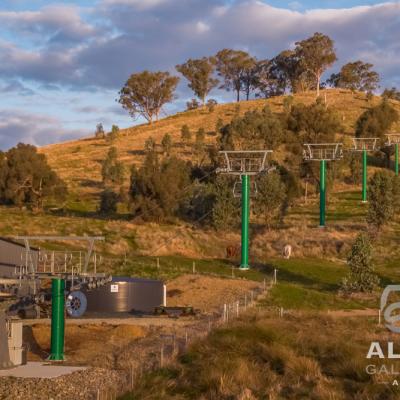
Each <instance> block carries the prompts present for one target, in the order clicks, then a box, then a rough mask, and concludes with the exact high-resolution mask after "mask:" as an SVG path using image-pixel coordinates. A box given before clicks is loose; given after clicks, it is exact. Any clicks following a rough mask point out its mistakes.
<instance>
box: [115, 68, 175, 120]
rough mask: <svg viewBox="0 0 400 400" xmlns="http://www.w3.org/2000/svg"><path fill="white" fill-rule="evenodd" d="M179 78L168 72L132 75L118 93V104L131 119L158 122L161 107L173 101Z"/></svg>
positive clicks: (148, 72) (144, 72)
mask: <svg viewBox="0 0 400 400" xmlns="http://www.w3.org/2000/svg"><path fill="white" fill-rule="evenodd" d="M178 82H179V78H178V77H176V76H171V75H170V73H169V72H161V71H159V72H150V71H143V72H140V73H137V74H132V75H131V76H130V77H129V79H128V80H127V81H126V83H125V85H124V87H123V88H122V89H121V90H120V92H119V95H120V97H119V102H120V103H121V104H122V107H123V108H125V109H126V110H128V112H129V114H130V115H131V116H132V118H134V119H136V118H137V117H138V116H142V117H143V118H145V119H146V120H147V121H148V122H149V124H151V123H152V122H153V119H154V117H156V119H157V120H158V117H159V114H160V112H161V109H162V107H163V106H164V105H165V104H167V103H169V102H170V101H172V100H173V98H174V92H175V89H176V86H177V85H178Z"/></svg>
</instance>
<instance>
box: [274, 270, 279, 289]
mask: <svg viewBox="0 0 400 400" xmlns="http://www.w3.org/2000/svg"><path fill="white" fill-rule="evenodd" d="M277 272H278V270H277V269H276V268H274V284H275V285H276V284H277V282H278V279H277Z"/></svg>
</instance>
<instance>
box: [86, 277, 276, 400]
mask: <svg viewBox="0 0 400 400" xmlns="http://www.w3.org/2000/svg"><path fill="white" fill-rule="evenodd" d="M276 283H277V270H274V271H273V275H272V277H271V278H270V279H268V280H267V279H264V281H263V282H261V284H260V285H259V286H258V287H256V288H254V289H253V290H249V291H247V292H245V293H244V294H242V295H241V296H240V297H238V298H237V299H235V300H234V301H231V302H229V303H224V304H221V305H220V306H219V307H218V309H217V310H216V311H214V312H212V313H209V314H204V315H201V316H199V317H196V320H195V322H194V323H193V324H191V325H188V326H185V327H178V328H177V329H176V330H175V331H174V332H173V333H171V334H161V335H159V336H158V337H157V338H156V339H155V340H154V339H153V340H149V343H148V346H147V347H146V348H145V350H144V351H143V352H142V353H139V352H136V351H135V352H134V353H133V354H132V355H131V354H130V355H129V356H127V359H126V362H125V365H124V368H123V369H121V370H120V373H121V376H122V377H123V380H124V382H125V384H124V385H123V387H121V386H119V387H116V386H115V385H113V386H110V387H103V388H98V389H97V391H96V393H94V395H93V397H92V398H93V399H96V400H114V399H117V398H118V396H121V395H123V394H126V393H128V392H132V391H134V389H135V386H136V385H137V383H138V382H140V380H141V378H142V376H143V375H144V374H146V373H149V372H152V371H155V370H157V369H159V368H165V367H168V366H172V365H174V364H175V363H176V360H177V358H178V357H179V356H180V355H182V354H184V353H185V352H186V351H187V350H188V348H189V346H190V345H191V344H192V343H193V342H194V341H196V340H199V339H203V338H206V337H207V336H208V335H209V334H210V333H211V332H212V331H213V330H214V329H217V328H220V327H223V326H226V325H228V324H229V323H230V322H232V321H235V320H237V319H238V318H240V316H242V315H244V314H245V313H246V312H248V311H249V310H250V309H252V308H254V307H255V306H256V304H257V302H258V301H260V300H261V298H262V297H264V296H265V294H266V293H268V291H269V289H270V288H271V287H272V286H273V285H275V284H276ZM278 312H279V313H281V312H282V315H283V310H278Z"/></svg>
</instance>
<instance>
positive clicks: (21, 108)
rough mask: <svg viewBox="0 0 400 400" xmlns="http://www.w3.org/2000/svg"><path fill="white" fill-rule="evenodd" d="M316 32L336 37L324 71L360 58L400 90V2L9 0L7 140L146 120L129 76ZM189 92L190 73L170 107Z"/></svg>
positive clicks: (3, 32) (3, 19) (1, 24)
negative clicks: (126, 96)
mask: <svg viewBox="0 0 400 400" xmlns="http://www.w3.org/2000/svg"><path fill="white" fill-rule="evenodd" d="M314 32H322V33H324V34H327V35H329V36H330V37H331V38H332V39H333V40H334V41H335V48H336V51H337V55H338V61H337V62H336V63H335V65H334V66H333V67H332V68H331V69H330V70H329V71H328V72H327V75H328V74H330V73H332V72H334V71H338V70H339V69H340V67H341V66H342V65H343V64H345V63H347V62H349V61H355V60H358V59H361V60H362V61H365V62H370V63H372V64H374V68H375V70H376V71H378V72H379V74H380V75H381V89H383V88H385V87H393V86H396V87H397V88H399V89H400V40H399V38H400V2H399V1H394V2H379V1H372V0H335V1H333V0H325V1H324V0H319V1H317V0H298V1H296V0H295V1H290V0H97V1H96V0H79V1H78V0H75V1H64V2H62V1H57V2H55V1H49V0H29V1H28V0H2V1H1V2H0V93H1V96H0V149H2V150H6V149H8V148H10V147H12V146H14V145H16V144H17V143H18V142H25V143H31V144H34V145H37V146H42V145H46V144H50V143H56V142H60V141H64V140H71V139H75V138H78V137H82V136H89V135H92V134H93V132H94V130H95V127H96V124H98V123H99V122H101V123H103V125H104V127H105V129H106V130H109V129H110V128H111V125H112V124H116V125H118V126H119V127H121V128H123V127H127V126H130V125H132V124H134V123H138V121H133V120H132V119H131V118H130V117H129V115H128V114H127V112H126V111H125V110H123V109H122V108H121V106H120V105H119V104H118V102H117V101H116V99H117V98H118V91H119V89H120V88H121V87H122V86H123V84H124V83H125V81H126V80H127V79H128V77H129V75H130V74H132V73H135V72H140V71H142V70H144V69H148V70H153V71H157V70H164V71H170V72H171V73H173V74H177V75H179V74H178V73H177V72H176V71H175V68H174V67H175V65H176V64H178V63H182V62H184V61H185V60H187V59H188V58H198V57H203V56H209V55H212V54H215V53H216V52H217V51H218V50H221V49H223V48H234V49H241V50H246V51H248V52H250V53H251V54H252V55H254V56H256V57H257V58H259V59H265V58H272V57H274V56H275V55H277V54H278V53H279V52H280V51H282V50H284V49H288V48H293V46H294V43H295V42H296V41H298V40H302V39H305V38H307V37H309V36H311V35H312V34H313V33H314ZM192 97H193V95H192V93H191V92H190V90H189V89H188V88H187V82H186V81H185V79H184V78H182V79H181V82H180V84H179V86H178V89H177V99H176V100H175V101H174V102H173V103H172V104H169V105H168V106H167V107H166V108H165V114H164V115H168V114H172V113H175V112H176V111H178V110H182V109H184V108H185V104H186V101H187V100H188V99H190V98H192ZM211 97H213V98H216V99H217V100H218V101H220V102H221V101H233V100H234V94H233V93H224V92H222V91H214V92H213V93H211ZM139 122H140V121H139Z"/></svg>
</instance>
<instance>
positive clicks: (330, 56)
mask: <svg viewBox="0 0 400 400" xmlns="http://www.w3.org/2000/svg"><path fill="white" fill-rule="evenodd" d="M333 45H334V43H333V40H332V39H331V38H330V37H329V36H326V35H323V34H322V33H318V32H317V33H314V35H313V36H312V37H310V38H308V39H305V40H302V41H300V42H296V50H295V51H296V54H297V56H298V57H299V59H300V62H301V64H302V66H303V67H304V69H305V70H306V71H308V72H309V73H310V74H312V75H313V76H314V78H315V83H316V87H317V96H319V89H320V85H321V76H322V74H323V73H324V72H325V70H326V69H327V68H329V67H330V66H331V65H332V64H333V63H334V62H335V61H336V60H337V57H336V54H335V49H334V47H333Z"/></svg>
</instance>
